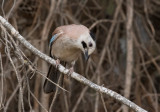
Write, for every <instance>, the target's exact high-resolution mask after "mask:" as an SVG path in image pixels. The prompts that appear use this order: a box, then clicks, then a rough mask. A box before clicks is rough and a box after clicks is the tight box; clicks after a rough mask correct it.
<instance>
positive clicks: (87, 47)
mask: <svg viewBox="0 0 160 112" xmlns="http://www.w3.org/2000/svg"><path fill="white" fill-rule="evenodd" d="M49 48H50V56H51V57H54V58H56V59H57V61H56V62H57V64H58V63H59V60H60V61H64V62H67V63H71V65H72V67H71V68H70V71H71V73H72V72H73V66H74V64H75V61H76V60H77V59H78V57H79V56H80V55H81V53H83V54H84V57H85V59H86V60H88V58H89V56H90V55H91V54H92V53H93V51H94V50H95V48H96V43H95V37H94V36H93V34H92V33H91V32H90V31H89V29H88V28H87V27H86V26H84V25H75V24H72V25H64V26H60V27H57V28H56V29H55V31H54V32H53V34H52V38H51V39H50V41H49ZM59 75H60V72H59V71H58V70H57V68H56V67H54V66H53V65H51V66H50V67H49V70H48V74H47V77H48V78H49V79H50V80H52V81H53V82H55V83H57V82H58V78H59ZM55 90H56V85H54V84H53V83H51V82H50V81H48V80H47V79H46V80H45V83H44V92H45V93H50V92H53V91H55Z"/></svg>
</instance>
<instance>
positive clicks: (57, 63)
mask: <svg viewBox="0 0 160 112" xmlns="http://www.w3.org/2000/svg"><path fill="white" fill-rule="evenodd" d="M59 64H60V60H59V59H56V68H58V66H59Z"/></svg>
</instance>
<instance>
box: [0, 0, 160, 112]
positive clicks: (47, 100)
mask: <svg viewBox="0 0 160 112" xmlns="http://www.w3.org/2000/svg"><path fill="white" fill-rule="evenodd" d="M0 15H1V16H3V17H5V19H6V20H8V21H9V22H10V23H11V24H12V25H13V26H14V28H15V29H16V30H17V31H19V33H20V34H21V35H22V36H23V37H24V38H25V39H26V40H27V41H29V42H30V43H31V44H32V45H33V46H35V47H36V48H37V49H39V50H40V51H41V52H43V53H45V54H47V55H49V48H48V38H50V37H51V34H52V32H53V30H54V29H55V28H56V27H58V26H61V25H67V24H83V25H85V26H87V27H88V28H89V29H90V30H91V31H92V32H93V33H94V35H95V37H96V44H97V48H96V51H95V52H94V53H93V55H92V56H91V57H90V59H89V60H88V62H87V63H85V61H84V60H83V57H82V56H81V57H80V58H79V60H78V61H77V62H76V66H75V71H76V72H78V73H80V74H82V75H83V76H85V77H86V78H87V79H89V80H91V81H92V82H94V83H97V84H99V85H102V86H104V87H107V88H109V89H111V90H113V91H115V92H117V93H119V94H121V95H123V96H125V97H126V98H128V99H129V100H131V101H132V102H134V103H136V104H137V105H139V106H140V107H142V108H144V109H145V110H148V111H149V112H160V26H159V25H160V1H159V0H132V1H131V0H130V2H129V0H0ZM0 40H1V41H0V112H21V111H25V112H46V111H47V110H48V109H49V107H50V104H51V101H52V99H53V96H54V94H45V93H44V92H43V83H44V79H45V77H44V76H46V74H47V71H48V68H49V64H48V63H46V62H45V61H43V60H42V59H41V58H39V57H38V56H36V55H34V54H32V52H31V51H29V50H28V49H27V48H25V47H24V46H23V45H22V44H21V43H19V42H18V41H17V40H15V38H12V36H11V35H10V33H8V32H7V30H6V29H5V28H4V27H3V26H2V25H1V24H0ZM18 82H20V83H21V90H20V89H19V88H20V86H19V85H18ZM63 87H64V88H65V89H66V90H67V91H68V92H65V91H61V92H60V94H58V96H57V99H56V101H55V103H54V106H53V108H52V111H53V112H133V110H131V109H128V108H126V107H124V106H123V104H122V103H120V102H118V101H116V100H115V99H113V98H111V97H109V96H107V95H105V94H101V93H99V92H96V91H95V90H93V89H91V88H89V87H88V86H85V85H84V84H82V83H80V82H77V81H76V80H74V79H71V78H68V77H65V79H64V85H63Z"/></svg>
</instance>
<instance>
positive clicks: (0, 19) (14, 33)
mask: <svg viewBox="0 0 160 112" xmlns="http://www.w3.org/2000/svg"><path fill="white" fill-rule="evenodd" d="M0 22H1V23H2V25H3V26H4V27H5V28H6V29H7V30H8V31H9V32H10V33H11V35H12V36H13V37H14V38H15V39H17V40H19V41H20V43H21V44H23V45H24V46H25V47H26V48H27V49H29V50H30V51H31V52H32V53H34V54H35V55H37V56H38V57H40V58H42V59H43V60H45V61H46V62H48V63H50V64H52V65H54V66H55V65H56V61H55V60H54V59H53V58H51V57H49V56H47V55H45V54H44V53H42V52H40V51H39V50H37V49H36V48H35V47H33V46H32V45H31V44H30V43H29V42H28V41H26V40H25V39H24V37H22V36H21V35H20V34H19V32H18V31H16V30H15V28H14V27H13V26H12V25H11V24H9V23H8V22H7V21H6V20H5V19H4V18H3V17H2V16H0ZM58 70H59V71H60V72H61V73H63V74H65V75H67V73H68V71H69V70H68V69H66V68H65V67H63V66H62V65H59V67H58ZM71 77H72V78H74V79H76V80H77V81H79V82H81V83H83V84H85V85H87V86H89V87H91V88H92V89H94V90H96V91H99V92H101V93H104V94H106V95H109V96H110V97H112V98H114V99H116V100H118V101H120V102H121V103H123V104H125V105H127V106H128V107H130V108H132V109H133V110H135V111H136V112H147V111H146V110H144V109H142V108H141V107H139V106H137V105H136V104H135V103H133V102H131V101H129V100H128V99H126V98H125V97H123V96H121V95H119V94H118V93H116V92H114V91H112V90H110V89H108V88H105V87H103V86H99V85H97V84H95V83H93V82H91V81H90V80H88V79H86V78H85V77H83V76H82V75H80V74H78V73H75V72H73V73H72V74H71Z"/></svg>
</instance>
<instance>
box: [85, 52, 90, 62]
mask: <svg viewBox="0 0 160 112" xmlns="http://www.w3.org/2000/svg"><path fill="white" fill-rule="evenodd" d="M84 57H85V61H87V60H88V58H89V56H88V50H85V52H84Z"/></svg>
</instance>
